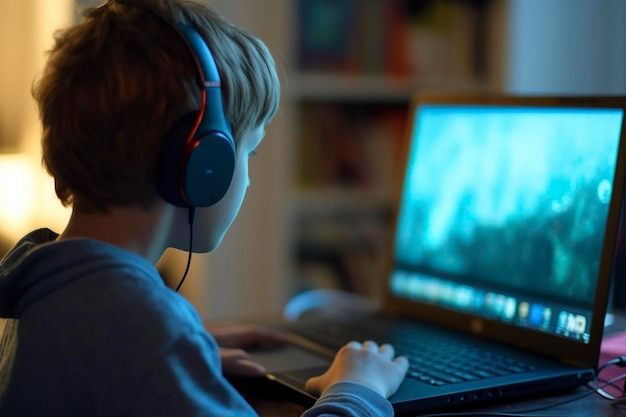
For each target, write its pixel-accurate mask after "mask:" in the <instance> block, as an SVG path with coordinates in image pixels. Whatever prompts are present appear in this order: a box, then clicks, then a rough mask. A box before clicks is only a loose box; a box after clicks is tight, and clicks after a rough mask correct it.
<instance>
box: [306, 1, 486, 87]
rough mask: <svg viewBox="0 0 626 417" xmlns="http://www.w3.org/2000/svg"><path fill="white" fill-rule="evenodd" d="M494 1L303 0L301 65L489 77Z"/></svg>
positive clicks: (444, 76) (332, 69) (319, 69)
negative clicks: (490, 6)
mask: <svg viewBox="0 0 626 417" xmlns="http://www.w3.org/2000/svg"><path fill="white" fill-rule="evenodd" d="M488 3H489V0H465V1H460V0H420V1H414V0H298V4H297V10H298V14H297V18H298V24H297V28H298V31H297V34H296V36H297V42H296V48H297V53H296V56H297V62H296V65H297V68H298V70H300V71H302V72H344V73H362V74H379V75H386V76H412V77H415V78H420V79H429V78H434V79H460V80H468V79H469V80H472V79H480V78H482V77H483V76H484V75H485V74H484V73H485V72H486V68H485V67H486V61H487V54H488V52H489V51H488V50H487V36H488V35H489V34H488V19H487V16H488V7H487V5H488Z"/></svg>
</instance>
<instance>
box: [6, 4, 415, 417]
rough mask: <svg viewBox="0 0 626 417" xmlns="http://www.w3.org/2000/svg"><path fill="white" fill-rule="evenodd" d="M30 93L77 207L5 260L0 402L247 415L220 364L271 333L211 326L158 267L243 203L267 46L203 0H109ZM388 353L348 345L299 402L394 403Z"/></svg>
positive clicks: (239, 359)
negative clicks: (310, 398)
mask: <svg viewBox="0 0 626 417" xmlns="http://www.w3.org/2000/svg"><path fill="white" fill-rule="evenodd" d="M207 46H208V49H207ZM215 65H217V68H219V73H218V70H217V68H215ZM33 92H34V96H35V98H36V100H37V102H38V105H39V110H40V117H41V120H42V124H43V138H42V145H43V162H44V164H45V166H46V169H47V170H48V172H49V173H50V174H51V175H52V176H53V177H54V179H55V189H56V192H57V195H58V197H59V198H60V200H61V201H62V202H63V204H65V205H71V207H72V215H71V217H70V220H69V222H68V224H67V226H66V228H65V230H64V231H63V232H62V233H61V234H60V235H57V234H56V233H54V232H52V231H50V230H47V229H40V230H36V231H34V232H32V233H30V234H28V235H27V236H25V237H24V238H23V239H22V240H21V241H20V242H19V243H18V244H17V245H16V246H15V248H13V250H12V251H11V252H10V253H9V254H8V255H7V256H6V257H5V258H4V259H3V261H2V264H1V265H0V316H2V317H6V318H9V319H10V320H9V323H8V325H7V331H5V334H4V335H3V343H2V344H1V345H0V352H2V353H1V358H0V366H1V369H0V371H1V372H0V393H1V398H0V415H10V416H21V415H24V416H29V417H33V416H39V415H46V416H64V417H70V416H117V415H129V416H161V415H163V416H188V415H197V416H200V415H207V416H209V415H211V416H229V415H237V416H239V415H253V414H254V410H252V409H251V408H250V406H249V405H248V404H247V403H246V401H245V400H244V399H243V398H242V397H241V396H240V395H239V394H238V393H237V391H235V389H234V388H233V387H232V386H231V385H229V384H228V382H227V381H226V379H225V378H224V376H223V375H224V374H226V375H227V374H239V375H242V374H243V375H258V374H259V373H262V371H263V370H262V369H261V368H260V367H259V366H257V365H256V364H254V363H252V362H250V361H249V360H248V359H247V355H246V354H245V352H243V351H241V350H238V349H232V348H240V347H245V346H244V345H243V343H240V342H243V341H247V342H250V341H252V342H263V341H267V340H271V336H269V335H264V333H263V332H258V331H254V330H252V331H250V332H245V331H244V333H243V334H241V333H238V332H240V331H241V329H232V332H231V333H230V334H229V331H228V330H227V331H224V329H221V330H220V334H219V335H216V337H215V338H214V337H213V336H211V335H210V334H209V333H207V332H206V330H205V329H204V328H203V326H202V322H201V320H200V319H199V317H198V315H197V313H196V312H195V311H194V310H193V308H192V307H191V306H190V305H189V303H188V302H187V301H185V300H184V299H183V297H182V296H180V295H178V294H177V293H176V292H175V291H172V290H170V289H169V288H167V287H166V286H165V285H164V283H163V281H162V280H161V278H160V276H159V275H158V273H157V271H156V270H155V268H154V265H155V263H156V262H157V261H158V259H159V258H160V257H161V255H162V254H163V252H164V251H165V249H166V248H168V247H174V248H178V249H181V250H186V251H189V253H190V256H191V253H192V252H209V251H212V250H213V249H215V248H216V247H217V246H218V245H219V243H220V241H221V239H222V237H223V235H224V233H225V232H226V230H227V229H228V228H229V226H230V224H231V223H232V221H233V220H234V218H235V216H236V215H237V212H238V210H239V208H240V206H241V203H242V201H243V198H244V194H245V191H246V188H247V186H248V183H249V180H248V157H249V156H250V155H253V154H254V150H255V148H256V147H257V146H258V145H259V143H260V142H261V140H262V138H263V134H264V133H263V130H264V127H265V125H266V124H267V123H269V121H270V120H271V118H272V117H273V115H274V113H275V112H276V110H277V107H278V101H279V82H278V77H277V75H276V72H275V68H274V62H273V59H272V57H271V55H270V54H269V52H268V51H267V49H266V47H265V46H264V45H263V43H261V42H260V41H259V40H258V39H256V38H255V37H253V36H252V35H250V34H249V33H247V32H245V31H243V30H241V29H239V28H237V27H235V26H233V25H231V24H230V23H228V22H227V21H225V20H224V19H223V18H222V17H221V16H220V15H219V14H218V13H217V12H215V11H214V10H213V9H211V8H210V7H208V6H206V5H204V4H202V3H199V2H198V3H197V2H190V1H188V0H125V1H122V0H117V1H113V0H110V1H107V2H105V3H104V4H103V5H101V6H100V7H98V8H96V9H91V10H89V11H88V12H87V13H86V16H85V18H84V19H83V20H82V21H81V22H79V23H78V24H77V25H75V26H73V27H70V28H68V29H66V30H64V31H61V32H59V33H58V34H57V35H56V44H55V46H54V47H53V49H52V51H51V52H50V56H49V60H48V63H47V66H46V69H45V71H44V73H43V75H42V78H41V80H39V82H38V83H37V84H36V85H35V88H34V90H33ZM193 237H195V239H193ZM220 341H221V342H222V344H224V347H228V348H231V349H223V350H220V348H218V344H219V343H220ZM220 352H221V354H222V358H221V359H222V360H220ZM394 356H395V355H394V350H393V347H391V346H389V345H383V346H380V347H379V346H378V345H376V344H375V343H373V342H369V341H367V342H364V343H362V344H361V343H358V342H352V343H350V344H348V345H347V346H345V347H344V348H342V349H341V350H340V351H339V353H338V354H337V356H336V358H335V361H334V362H333V364H332V365H331V367H330V368H329V370H328V371H327V372H326V373H325V374H323V375H321V376H319V377H317V378H312V379H311V380H310V381H309V383H308V386H307V389H309V390H310V391H311V392H313V393H316V394H319V395H320V399H319V401H318V402H317V403H316V404H315V405H314V406H313V407H312V408H311V409H309V410H307V411H306V412H305V414H306V415H307V416H314V415H320V414H326V415H391V414H392V413H393V410H392V408H391V406H390V404H389V402H388V401H387V400H386V397H388V396H390V395H391V394H392V393H393V392H395V390H396V389H397V387H398V385H399V384H400V382H401V380H402V378H403V377H404V375H405V373H406V370H407V366H408V364H407V361H406V359H405V358H403V357H398V358H394Z"/></svg>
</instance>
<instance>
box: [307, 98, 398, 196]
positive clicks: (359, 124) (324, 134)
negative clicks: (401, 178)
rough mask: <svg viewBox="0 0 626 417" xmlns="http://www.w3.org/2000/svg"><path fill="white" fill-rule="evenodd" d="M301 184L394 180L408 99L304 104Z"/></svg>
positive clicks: (362, 184) (344, 185) (363, 184)
mask: <svg viewBox="0 0 626 417" xmlns="http://www.w3.org/2000/svg"><path fill="white" fill-rule="evenodd" d="M300 117H301V119H300V128H299V129H300V130H299V132H298V134H299V137H300V141H299V143H298V146H299V150H298V164H297V169H298V175H297V178H298V179H297V182H298V185H299V186H300V187H301V188H303V189H319V188H340V189H350V188H365V189H367V188H371V189H377V188H381V187H385V186H386V185H389V186H393V184H394V182H393V181H394V178H393V175H394V167H395V165H396V162H397V161H396V159H397V155H398V146H399V144H400V141H401V139H402V134H403V129H404V123H405V117H406V106H405V105H388V104H382V105H369V106H368V105H363V104H361V105H342V104H341V103H308V104H303V105H302V113H301V116H300Z"/></svg>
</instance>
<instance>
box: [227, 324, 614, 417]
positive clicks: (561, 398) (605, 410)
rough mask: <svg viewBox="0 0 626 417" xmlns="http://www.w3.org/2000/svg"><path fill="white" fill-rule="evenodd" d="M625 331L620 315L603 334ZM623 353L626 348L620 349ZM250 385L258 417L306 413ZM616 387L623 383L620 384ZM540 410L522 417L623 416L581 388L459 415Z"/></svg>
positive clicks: (243, 388) (247, 392)
mask: <svg viewBox="0 0 626 417" xmlns="http://www.w3.org/2000/svg"><path fill="white" fill-rule="evenodd" d="M625 329H626V315H624V316H623V315H622V314H620V317H619V318H618V320H617V321H616V322H615V323H614V324H613V325H612V326H609V327H607V329H606V332H605V333H606V334H607V335H608V336H610V335H612V334H614V333H615V332H621V331H624V330H625ZM623 353H626V346H624V352H623ZM623 369H624V372H626V368H623ZM250 382H251V383H242V384H238V385H237V388H238V389H239V390H240V392H241V393H242V394H243V396H244V397H245V398H246V399H247V400H248V401H249V402H250V404H252V406H253V407H254V408H255V409H256V410H257V412H258V413H259V415H260V416H261V417H266V416H267V417H269V416H272V417H295V416H300V415H301V414H302V413H303V412H304V411H305V410H306V407H305V406H304V405H303V404H301V403H299V402H298V401H297V400H296V399H295V398H293V397H289V396H288V395H282V394H283V393H281V392H280V391H273V392H271V393H268V391H266V390H265V389H263V388H262V385H259V384H258V383H255V382H253V381H250ZM620 383H623V381H622V382H620ZM549 406H552V407H549ZM542 407H549V408H547V409H545V410H543V411H537V412H534V413H528V414H525V415H526V416H531V417H532V416H548V415H550V416H554V415H562V416H570V417H617V416H621V417H624V416H626V403H623V404H621V405H613V404H612V403H611V401H609V400H607V399H605V398H603V397H602V396H600V395H599V394H597V393H595V392H593V391H592V390H591V389H590V388H588V387H585V386H583V387H579V388H577V389H574V390H570V391H567V392H562V393H558V394H550V395H544V396H539V397H536V398H532V399H524V400H520V401H512V402H507V403H502V404H496V405H492V406H481V407H475V408H467V409H463V410H460V411H479V412H506V413H516V412H519V411H522V410H530V409H537V408H542ZM444 411H446V410H438V412H444ZM433 413H434V411H433Z"/></svg>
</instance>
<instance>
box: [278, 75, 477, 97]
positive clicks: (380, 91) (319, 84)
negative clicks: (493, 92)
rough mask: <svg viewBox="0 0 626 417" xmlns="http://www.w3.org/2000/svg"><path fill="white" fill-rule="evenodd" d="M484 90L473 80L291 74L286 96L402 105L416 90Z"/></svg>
mask: <svg viewBox="0 0 626 417" xmlns="http://www.w3.org/2000/svg"><path fill="white" fill-rule="evenodd" d="M435 89H436V90H441V89H454V90H455V91H459V90H463V91H474V90H487V89H489V85H488V84H487V83H479V82H477V81H476V80H466V81H464V80H458V79H449V78H445V79H444V78H442V79H435V78H431V79H419V78H415V77H410V76H392V75H385V74H363V75H359V74H351V73H345V74H344V73H340V74H337V73H323V72H303V73H298V72H295V71H294V72H292V75H291V76H290V77H289V78H288V79H287V84H286V89H285V94H286V95H287V97H288V98H290V99H294V100H327V101H345V100H353V101H375V102H377V103H383V102H402V101H406V102H408V100H409V99H410V98H411V96H412V95H413V94H414V93H415V92H416V91H418V90H435Z"/></svg>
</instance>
